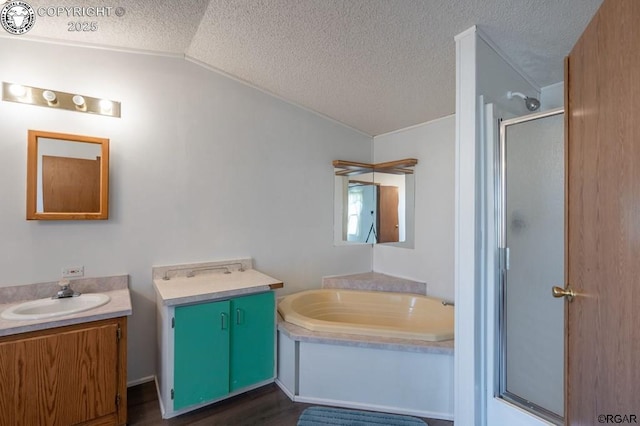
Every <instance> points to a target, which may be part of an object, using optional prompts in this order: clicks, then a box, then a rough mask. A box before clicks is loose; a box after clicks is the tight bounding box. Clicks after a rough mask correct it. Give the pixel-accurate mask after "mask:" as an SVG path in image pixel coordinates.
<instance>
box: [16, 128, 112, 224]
mask: <svg viewBox="0 0 640 426" xmlns="http://www.w3.org/2000/svg"><path fill="white" fill-rule="evenodd" d="M27 143H28V145H27V220H91V219H108V217H109V139H105V138H98V137H93V136H82V135H71V134H65V133H53V132H46V131H40V130H29V134H28V141H27Z"/></svg>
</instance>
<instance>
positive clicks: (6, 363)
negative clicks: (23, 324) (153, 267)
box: [0, 323, 126, 426]
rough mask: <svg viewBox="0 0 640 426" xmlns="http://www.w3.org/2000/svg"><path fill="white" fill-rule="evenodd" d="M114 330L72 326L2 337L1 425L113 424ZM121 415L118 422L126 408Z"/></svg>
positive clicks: (115, 380)
mask: <svg viewBox="0 0 640 426" xmlns="http://www.w3.org/2000/svg"><path fill="white" fill-rule="evenodd" d="M80 327H82V326H80ZM117 329H118V324H117V323H113V324H107V325H100V326H95V327H89V328H79V327H77V326H76V327H71V329H70V330H69V331H57V330H53V331H52V330H46V331H44V332H34V333H32V334H29V335H28V336H29V337H26V338H25V337H22V335H16V336H10V337H8V338H6V339H3V342H2V343H0V425H3V426H4V425H7V426H14V425H75V424H81V423H84V422H88V423H91V422H92V420H93V421H95V422H96V423H100V424H109V423H110V424H114V423H116V419H117V415H118V414H117V410H118V407H117V400H116V395H117V394H118V391H119V389H118V388H119V383H118V378H117V374H116V372H117V371H118V353H119V352H118V351H119V349H118V341H117ZM61 330H62V329H61ZM31 336H33V337H31ZM123 388H124V387H123ZM124 401H125V405H126V399H125V400H124ZM124 416H125V417H121V418H120V420H121V422H119V423H124V422H126V408H125V411H124Z"/></svg>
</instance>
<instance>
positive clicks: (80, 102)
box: [71, 95, 84, 107]
mask: <svg viewBox="0 0 640 426" xmlns="http://www.w3.org/2000/svg"><path fill="white" fill-rule="evenodd" d="M71 100H72V101H73V103H74V104H76V106H77V107H83V106H84V98H83V97H82V96H80V95H74V96H73V98H71Z"/></svg>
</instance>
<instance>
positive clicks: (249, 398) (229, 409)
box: [127, 382, 453, 426]
mask: <svg viewBox="0 0 640 426" xmlns="http://www.w3.org/2000/svg"><path fill="white" fill-rule="evenodd" d="M127 397H128V410H129V423H128V424H129V425H132V426H135V425H171V426H178V425H180V426H182V425H199V426H295V425H296V423H297V421H298V417H299V416H300V414H301V413H302V412H303V411H304V409H305V408H307V407H311V406H312V404H303V403H300V402H292V401H291V400H290V399H289V398H288V397H287V396H286V395H285V394H284V393H283V392H282V391H281V390H280V388H278V386H276V385H275V384H270V385H267V386H263V387H261V388H259V389H255V390H252V391H249V392H246V393H244V394H242V395H238V396H235V397H233V398H229V399H227V400H224V401H220V402H218V403H215V404H212V405H210V406H208V407H204V408H201V409H199V410H196V411H192V412H190V413H187V414H183V415H181V416H178V417H174V418H173V419H168V420H162V417H161V415H160V404H159V403H158V394H157V393H156V387H155V384H154V382H148V383H143V384H141V385H137V386H133V387H130V388H129V389H128V393H127ZM423 420H424V421H425V422H426V423H427V424H428V425H429V426H452V425H453V422H449V421H445V420H434V419H423Z"/></svg>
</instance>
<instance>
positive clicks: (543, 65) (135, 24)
mask: <svg viewBox="0 0 640 426" xmlns="http://www.w3.org/2000/svg"><path fill="white" fill-rule="evenodd" d="M601 2H602V0H136V1H130V0H126V1H124V0H113V1H109V2H104V1H100V2H98V0H89V1H82V2H79V1H77V0H55V1H53V0H46V1H40V2H36V1H30V2H29V3H30V4H31V5H32V6H33V8H34V9H36V10H37V8H39V7H64V6H67V7H73V6H78V5H82V6H85V7H86V6H107V5H108V6H110V7H111V8H112V9H111V10H110V16H109V17H98V18H90V19H91V20H96V21H97V22H98V25H99V27H98V30H97V31H94V32H69V31H68V24H67V22H69V21H71V20H72V19H69V18H68V17H67V16H66V15H64V14H63V15H62V16H53V17H51V16H37V17H36V24H35V25H34V27H33V29H32V30H31V31H30V32H29V33H27V34H26V35H23V36H15V37H24V38H30V39H40V40H44V39H48V40H58V41H64V42H73V43H81V44H92V45H99V46H103V47H112V48H124V49H140V50H146V51H152V52H159V53H171V54H180V55H182V54H184V55H186V56H187V57H189V58H192V59H194V60H196V61H198V62H201V63H203V64H206V65H207V66H210V67H211V68H214V69H217V70H220V71H223V72H224V73H226V74H229V75H232V76H234V77H236V78H238V79H240V80H244V81H246V82H248V83H250V84H252V85H254V86H256V87H259V88H261V89H263V90H265V91H267V92H270V93H273V94H275V95H277V96H279V97H281V98H284V99H287V100H289V101H291V102H294V103H296V104H298V105H300V106H304V107H306V108H308V109H311V110H314V111H316V112H319V113H321V114H323V115H325V116H328V117H331V118H333V119H335V120H337V121H340V122H342V123H345V124H347V125H349V126H351V127H353V128H355V129H358V130H360V131H362V132H364V133H366V134H369V135H372V136H375V135H379V134H382V133H386V132H389V131H393V130H397V129H401V128H405V127H408V126H411V125H414V124H418V123H422V122H425V121H429V120H432V119H435V118H439V117H443V116H446V115H449V114H452V113H453V112H454V110H455V42H454V37H455V35H456V34H458V33H460V32H462V31H464V30H466V29H467V28H469V27H471V26H472V25H478V26H479V27H480V29H481V30H482V31H483V32H484V33H485V34H487V35H488V36H489V38H490V39H491V40H492V41H493V42H494V43H495V44H496V45H497V46H498V47H499V48H500V49H501V50H502V51H503V52H504V53H505V54H506V55H507V56H508V57H509V58H510V60H511V62H512V63H514V64H516V65H517V66H518V67H519V68H520V69H521V70H522V71H524V72H525V73H526V74H527V75H528V76H529V77H530V78H531V79H532V80H533V81H534V82H535V83H537V84H538V85H539V86H540V87H544V86H547V85H549V84H553V83H557V82H559V81H561V80H562V79H563V59H564V57H565V56H566V55H567V54H568V53H569V50H570V49H571V47H572V46H573V44H574V43H575V41H576V40H577V38H578V36H579V35H580V33H582V31H583V30H584V28H585V26H586V25H587V23H588V21H589V20H590V19H591V17H592V16H593V15H594V13H595V11H596V10H597V8H598V6H599V5H600V4H601ZM117 7H122V8H123V9H122V10H124V11H125V13H124V15H123V16H121V17H118V16H116V14H115V9H116V8H117ZM73 19H74V20H88V19H87V18H73ZM3 36H7V35H3Z"/></svg>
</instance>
